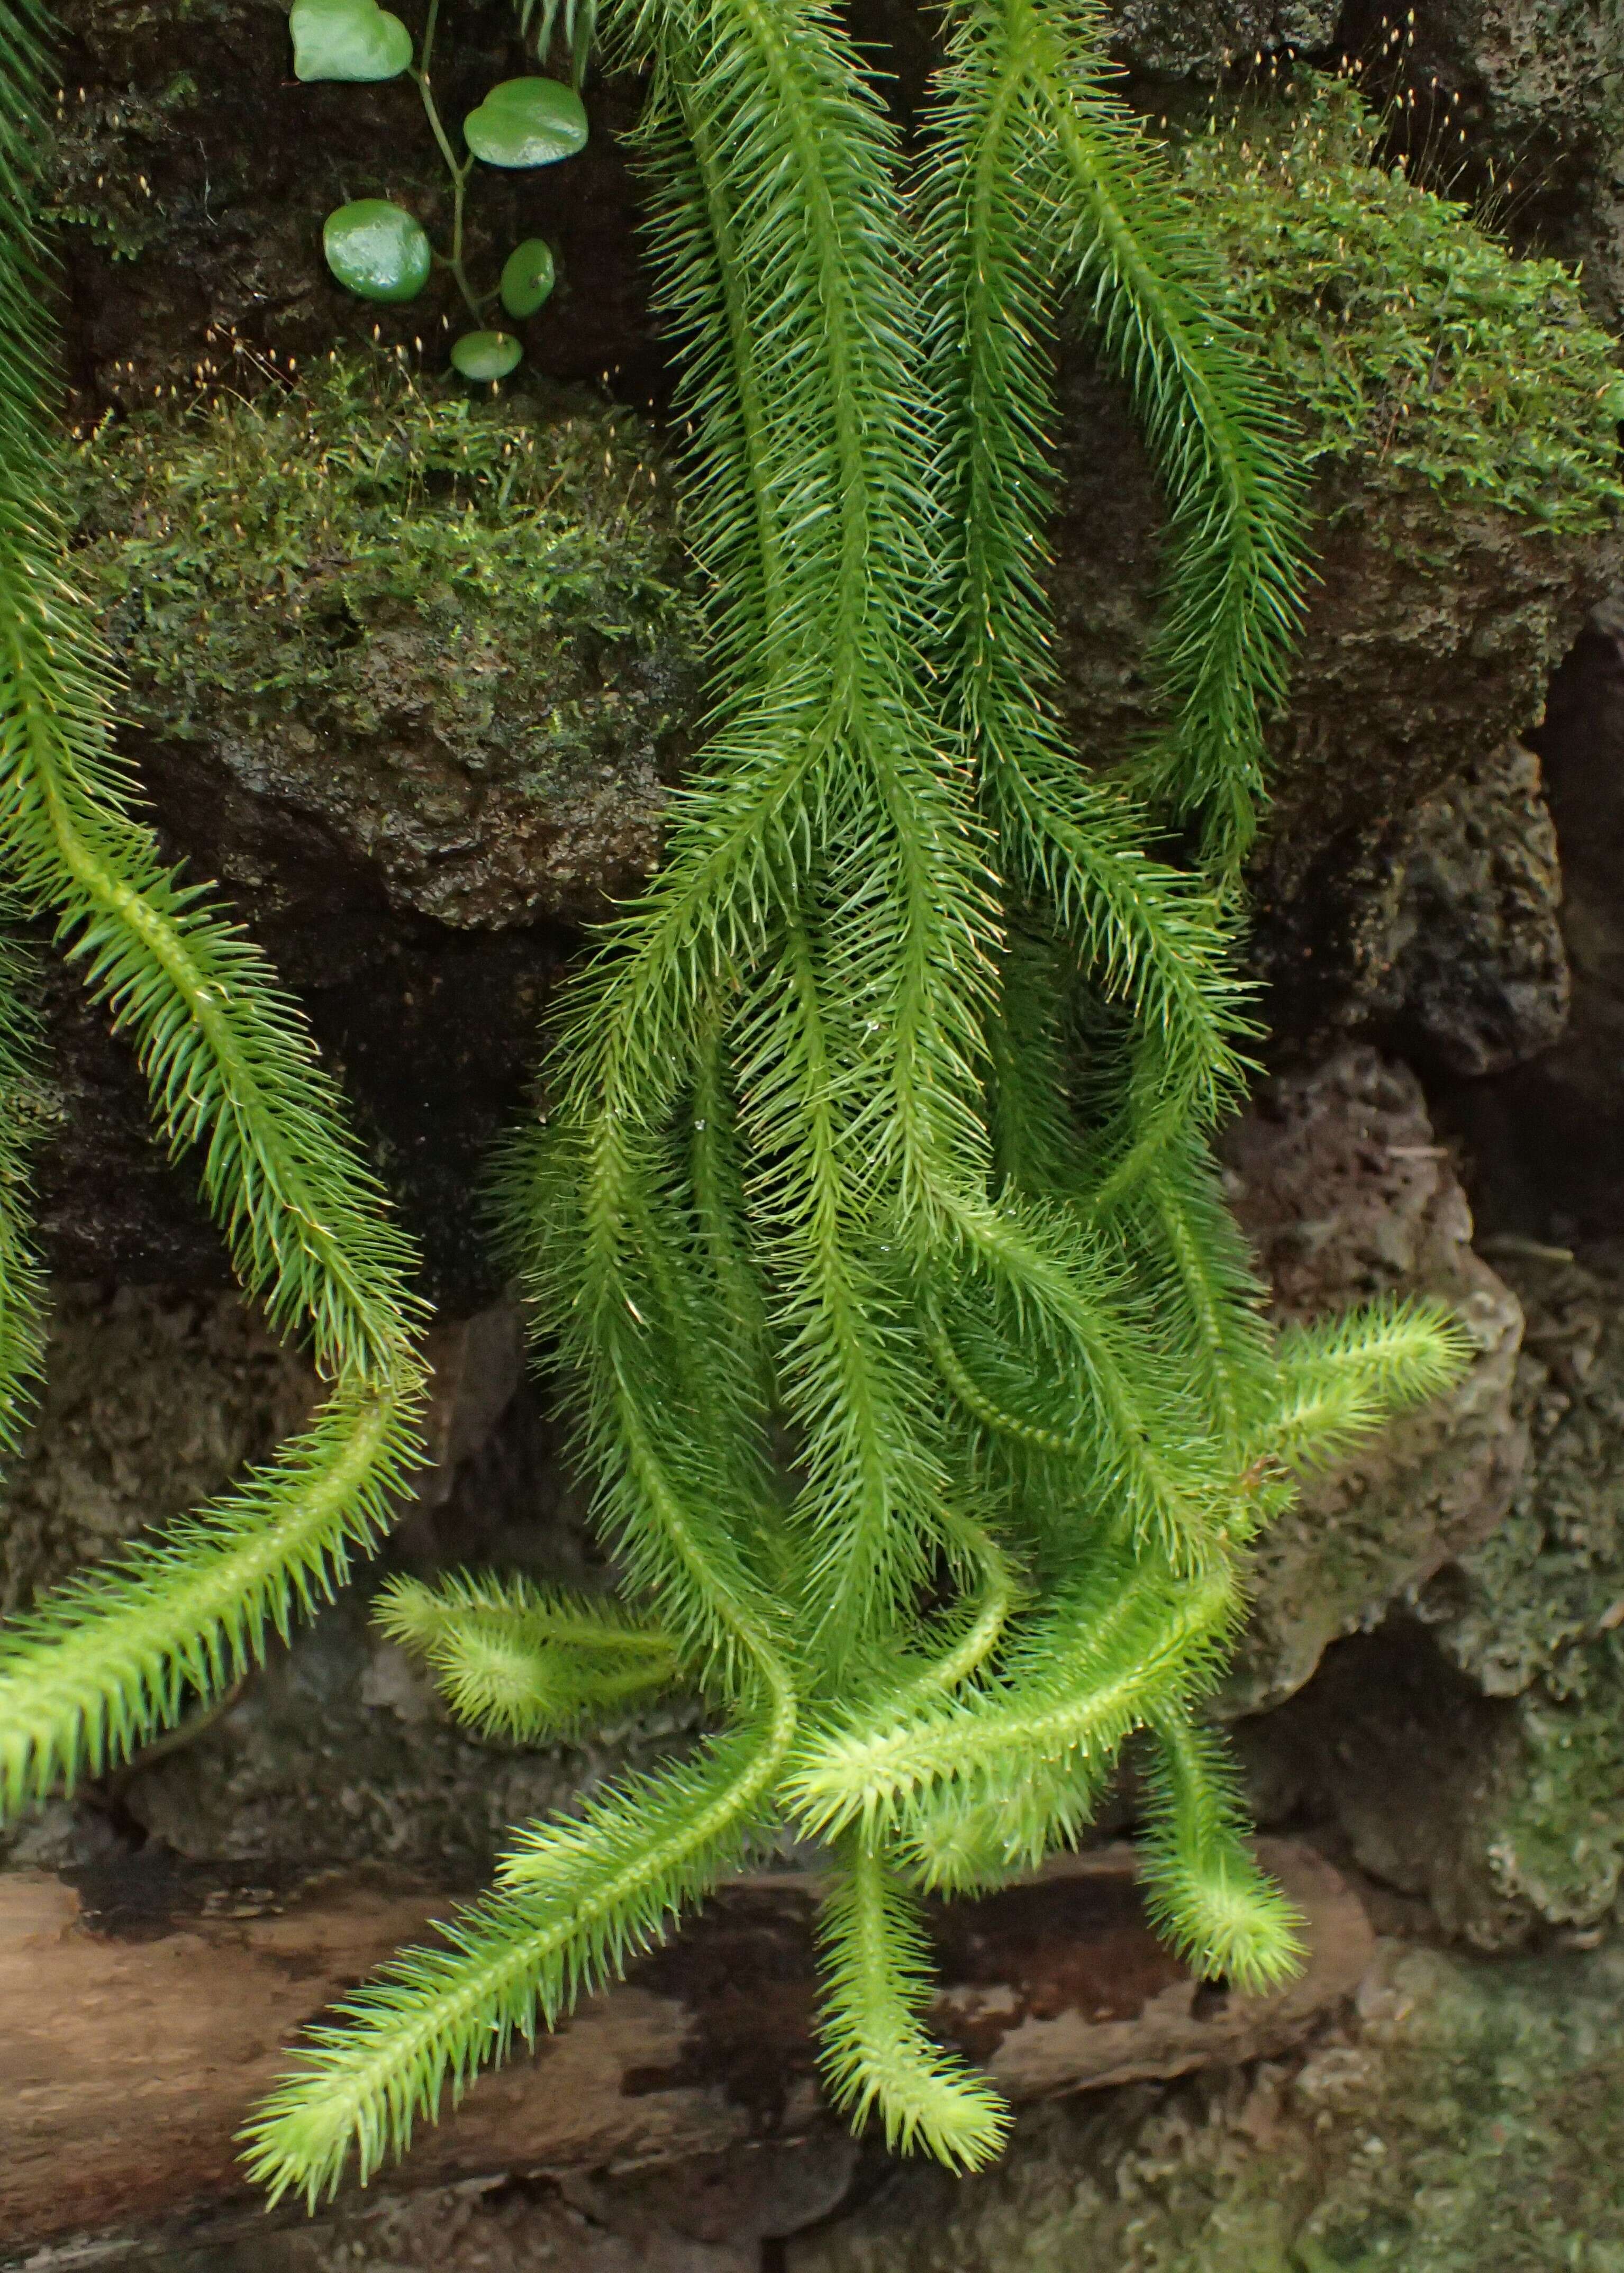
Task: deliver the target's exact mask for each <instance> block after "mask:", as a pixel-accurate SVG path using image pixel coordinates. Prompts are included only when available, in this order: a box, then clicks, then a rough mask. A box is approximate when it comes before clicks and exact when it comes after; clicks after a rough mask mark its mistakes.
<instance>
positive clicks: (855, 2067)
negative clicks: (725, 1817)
mask: <svg viewBox="0 0 1624 2273" xmlns="http://www.w3.org/2000/svg"><path fill="white" fill-rule="evenodd" d="M836 1860H837V1873H838V1874H837V1877H836V1879H835V1883H834V1886H833V1887H832V1888H831V1892H830V1893H829V1894H827V1895H826V1896H825V1898H824V1901H823V1908H822V1909H821V1911H820V1913H819V1917H818V1943H819V1947H820V1950H821V1953H822V1958H823V1977H824V1983H825V1987H824V1993H823V2004H822V2007H821V2008H820V2011H819V2015H818V2032H819V2034H820V2036H821V2037H822V2038H823V2048H822V2052H821V2055H820V2059H821V2065H822V2067H823V2074H824V2078H825V2082H826V2083H827V2087H828V2091H829V2096H830V2097H831V2100H832V2101H833V2103H834V2104H835V2105H836V2107H838V2109H839V2110H840V2111H841V2112H842V2113H843V2114H846V2115H848V2116H849V2117H850V2118H851V2119H852V2122H853V2126H861V2124H862V2123H863V2122H864V2121H865V2119H867V2118H868V2115H869V2114H870V2113H876V2114H877V2115H878V2116H879V2118H880V2121H881V2125H882V2127H883V2131H884V2135H885V2144H886V2145H887V2147H889V2148H890V2149H892V2151H893V2152H900V2153H903V2154H907V2153H910V2152H912V2151H914V2150H915V2149H923V2151H924V2152H925V2153H927V2154H929V2155H934V2156H935V2157H936V2160H937V2161H938V2162H940V2163H945V2164H946V2165H947V2167H948V2168H949V2169H950V2170H955V2171H977V2170H980V2169H981V2167H982V2165H983V2164H987V2163H989V2162H991V2161H992V2160H993V2158H994V2157H996V2155H997V2154H998V2153H999V2152H1000V2151H1001V2149H1002V2148H1003V2146H1004V2140H1005V2138H1006V2136H1007V2135H1008V2132H1009V2127H1010V2111H1009V2108H1008V2106H1007V2104H1005V2102H1004V2099H1003V2098H1002V2097H1001V2096H1000V2095H999V2093H998V2092H997V2091H996V2090H995V2089H994V2088H993V2086H992V2085H991V2083H990V2082H989V2081H988V2080H987V2079H986V2078H985V2077H984V2076H981V2075H978V2074H976V2073H975V2071H974V2069H973V2068H970V2067H966V2065H965V2063H964V2061H963V2060H962V2059H959V2057H958V2056H957V2055H956V2054H952V2053H949V2052H944V2050H943V2049H942V2047H941V2046H940V2045H939V2044H934V2043H933V2042H932V2041H931V2039H930V2037H929V2035H928V2034H927V2032H926V2030H925V2029H924V2027H923V2025H922V2023H921V2019H920V2014H921V2011H922V2010H923V2009H924V2007H926V2006H927V2005H928V2004H929V1999H930V1990H931V1967H930V1954H929V1945H928V1944H927V1942H926V1940H925V1937H924V1934H923V1932H922V1931H921V1925H920V1922H919V1917H918V1909H917V1905H916V1904H915V1903H914V1902H913V1901H912V1900H911V1899H910V1897H909V1895H908V1894H907V1891H906V1887H904V1886H903V1884H902V1882H901V1880H900V1879H898V1878H897V1876H896V1875H895V1873H894V1872H891V1871H890V1870H888V1869H887V1867H886V1864H885V1860H884V1857H883V1854H882V1852H881V1849H880V1847H879V1844H878V1842H877V1841H876V1840H874V1839H871V1838H868V1837H866V1836H865V1835H864V1834H861V1833H860V1832H853V1833H849V1834H847V1835H846V1838H844V1839H843V1840H842V1841H841V1842H840V1843H839V1846H838V1849H837V1850H836Z"/></svg>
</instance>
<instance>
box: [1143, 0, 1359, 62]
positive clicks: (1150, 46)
mask: <svg viewBox="0 0 1624 2273" xmlns="http://www.w3.org/2000/svg"><path fill="white" fill-rule="evenodd" d="M1341 13H1342V9H1341V5H1340V0H1196V4H1194V5H1191V4H1189V0H1113V4H1112V5H1111V6H1110V8H1109V10H1108V11H1107V15H1108V21H1109V27H1110V39H1111V45H1112V47H1113V49H1115V50H1116V52H1117V53H1118V54H1119V55H1120V56H1122V59H1123V61H1124V63H1125V64H1127V66H1128V68H1129V69H1130V70H1131V71H1137V72H1141V73H1143V74H1144V75H1145V76H1147V77H1148V78H1153V79H1196V80H1198V81H1207V80H1211V79H1215V78H1217V77H1218V76H1219V75H1220V74H1221V73H1222V71H1224V70H1225V69H1226V68H1227V67H1228V66H1229V65H1231V64H1249V63H1250V62H1251V61H1252V57H1253V56H1254V55H1256V54H1258V53H1259V51H1260V52H1261V53H1262V54H1263V55H1264V56H1266V57H1267V56H1273V55H1275V54H1278V53H1280V52H1282V50H1284V49H1311V50H1319V49H1328V48H1330V47H1331V46H1332V45H1333V44H1334V42H1335V38H1336V27H1337V21H1338V19H1339V17H1340V15H1341Z"/></svg>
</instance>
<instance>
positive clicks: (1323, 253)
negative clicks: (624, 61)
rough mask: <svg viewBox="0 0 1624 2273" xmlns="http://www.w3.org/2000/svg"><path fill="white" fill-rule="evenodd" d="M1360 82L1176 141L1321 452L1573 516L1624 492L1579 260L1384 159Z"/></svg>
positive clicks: (1233, 292) (1310, 455)
mask: <svg viewBox="0 0 1624 2273" xmlns="http://www.w3.org/2000/svg"><path fill="white" fill-rule="evenodd" d="M1377 158H1378V148H1377V135H1376V130H1375V125H1374V123H1373V121H1372V116H1371V115H1370V113H1369V111H1368V110H1367V109H1365V106H1364V104H1363V103H1362V102H1361V101H1360V99H1359V97H1358V96H1357V94H1356V93H1355V92H1354V90H1353V89H1352V88H1351V87H1350V86H1346V85H1344V84H1341V83H1338V82H1332V81H1326V80H1313V81H1309V82H1307V83H1306V84H1305V85H1304V86H1303V87H1300V88H1299V89H1298V90H1297V93H1296V95H1295V98H1294V99H1293V100H1292V101H1290V102H1289V105H1287V106H1285V107H1283V108H1282V107H1280V106H1276V107H1275V108H1274V109H1270V110H1267V111H1263V110H1257V111H1251V112H1248V113H1247V114H1245V115H1244V116H1243V117H1242V118H1241V119H1239V120H1237V122H1236V123H1234V124H1232V125H1230V126H1229V127H1228V128H1227V129H1225V130H1224V131H1219V130H1218V129H1217V128H1216V127H1215V126H1214V131H1212V132H1211V133H1209V134H1207V135H1205V136H1197V137H1195V138H1194V139H1192V140H1191V141H1190V142H1189V143H1188V144H1187V145H1186V146H1185V147H1184V152H1183V170H1184V184H1185V187H1186V188H1187V189H1188V191H1190V192H1191V193H1192V195H1193V197H1194V198H1195V199H1197V201H1198V203H1199V206H1200V208H1201V214H1200V220H1201V226H1202V229H1203V230H1204V231H1205V232H1209V233H1210V235H1211V236H1213V238H1214V240H1215V242H1216V244H1217V246H1218V248H1219V250H1220V252H1221V255H1222V261H1223V266H1224V273H1225V275H1226V278H1227V288H1228V289H1227V292H1226V296H1225V298H1226V307H1227V311H1228V312H1229V314H1230V315H1231V316H1233V317H1234V318H1235V319H1237V321H1238V322H1241V323H1244V324H1245V325H1247V326H1250V327H1253V328H1256V329H1257V330H1259V332H1260V333H1261V334H1263V336H1264V337H1265V338H1266V340H1267V343H1268V349H1269V353H1270V355H1271V356H1272V358H1273V360H1274V364H1275V367H1276V369H1277V371H1278V372H1279V374H1280V377H1281V379H1282V382H1283V384H1284V386H1285V388H1286V391H1287V393H1288V395H1289V398H1290V400H1291V401H1292V402H1293V404H1294V406H1295V409H1296V413H1297V416H1298V417H1299V418H1300V420H1301V421H1302V424H1303V426H1304V442H1305V455H1306V458H1307V461H1308V462H1309V464H1310V465H1311V466H1323V465H1325V464H1326V463H1327V461H1332V462H1334V461H1346V462H1355V461H1357V469H1358V472H1359V475H1360V476H1361V479H1362V480H1366V481H1368V480H1370V479H1372V478H1374V479H1375V480H1376V481H1378V482H1380V480H1381V479H1382V478H1383V477H1384V476H1387V475H1389V474H1391V475H1395V476H1396V475H1402V474H1406V473H1409V474H1419V475H1420V476H1423V477H1424V478H1425V480H1426V481H1427V482H1429V483H1430V484H1432V486H1433V487H1434V488H1436V489H1438V490H1440V491H1443V492H1445V493H1446V494H1449V495H1455V496H1459V497H1462V498H1465V497H1468V496H1470V497H1473V498H1475V499H1477V502H1479V503H1488V504H1492V505H1498V506H1502V507H1503V508H1504V509H1505V510H1506V511H1507V513H1510V514H1516V515H1517V516H1519V517H1520V518H1522V519H1523V520H1526V521H1534V522H1537V523H1540V524H1543V525H1544V526H1545V527H1548V528H1549V529H1552V530H1553V531H1557V532H1564V533H1574V532H1582V531H1589V530H1594V529H1598V528H1600V527H1603V526H1605V525H1606V524H1607V523H1608V522H1609V521H1611V520H1612V519H1613V516H1614V515H1615V514H1616V513H1617V511H1618V508H1619V506H1620V503H1624V487H1620V481H1619V421H1620V418H1624V373H1621V372H1620V368H1619V365H1618V364H1617V362H1616V361H1615V359H1614V353H1613V343H1612V341H1610V340H1609V339H1608V338H1607V336H1606V334H1605V333H1603V332H1602V331H1600V330H1598V327H1597V326H1595V325H1594V324H1592V323H1591V322H1590V320H1589V319H1588V318H1587V317H1586V315H1585V313H1584V310H1583V303H1582V301H1581V298H1580V294H1579V288H1578V284H1577V281H1576V280H1575V277H1574V276H1573V274H1571V273H1570V272H1569V271H1568V269H1566V268H1565V267H1563V266H1561V265H1560V263H1559V262H1557V261H1553V260H1538V259H1518V258H1516V257H1515V256H1514V255H1513V254H1512V253H1511V252H1510V251H1507V248H1506V247H1505V246H1504V245H1502V244H1499V243H1498V242H1497V241H1496V240H1495V239H1494V238H1493V237H1492V236H1489V235H1487V234H1486V233H1485V231H1484V230H1483V229H1481V228H1479V227H1478V226H1477V224H1476V223H1475V222H1474V221H1473V219H1472V216H1471V214H1470V212H1469V211H1468V209H1467V208H1466V207H1465V206H1462V205H1460V204H1457V203H1455V202H1453V201H1451V200H1450V199H1446V198H1441V197H1438V196H1435V195H1434V194H1432V192H1431V191H1427V190H1425V189H1422V188H1419V187H1417V184H1414V183H1413V182H1411V181H1410V180H1409V179H1408V178H1407V176H1405V174H1404V172H1403V170H1402V168H1397V167H1393V168H1389V167H1387V166H1384V165H1381V164H1380V163H1378V162H1377Z"/></svg>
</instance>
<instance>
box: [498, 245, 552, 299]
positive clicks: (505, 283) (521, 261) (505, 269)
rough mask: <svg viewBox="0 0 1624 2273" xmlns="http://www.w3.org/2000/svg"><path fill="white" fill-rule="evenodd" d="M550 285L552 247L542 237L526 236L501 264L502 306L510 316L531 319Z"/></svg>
mask: <svg viewBox="0 0 1624 2273" xmlns="http://www.w3.org/2000/svg"><path fill="white" fill-rule="evenodd" d="M552 289H553V247H552V246H551V245H550V244H548V243H547V240H546V238H545V236H527V237H526V238H525V240H524V242H523V244H515V246H514V249H513V251H511V252H510V253H509V254H508V258H507V259H506V260H505V261H504V262H503V263H502V305H503V307H504V308H506V309H507V311H508V314H509V315H510V316H519V317H523V316H533V315H534V314H535V312H536V311H537V309H538V308H539V307H540V305H541V304H542V302H543V301H544V300H545V298H546V296H547V295H548V293H549V292H551V291H552Z"/></svg>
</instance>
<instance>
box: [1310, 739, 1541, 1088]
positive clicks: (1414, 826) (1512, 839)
mask: <svg viewBox="0 0 1624 2273" xmlns="http://www.w3.org/2000/svg"><path fill="white" fill-rule="evenodd" d="M1395 836H1396V842H1395V844H1394V846H1393V849H1392V854H1391V858H1390V859H1388V860H1387V862H1386V863H1385V864H1383V865H1382V866H1380V867H1377V868H1375V869H1373V871H1372V874H1370V876H1369V879H1368V882H1369V895H1368V897H1366V898H1365V899H1364V901H1363V904H1362V906H1361V910H1360V913H1359V917H1358V919H1357V937H1356V939H1355V941H1354V942H1353V960H1354V963H1355V966H1356V971H1357V979H1356V983H1355V985H1354V987H1353V988H1352V990H1351V992H1350V994H1349V995H1348V997H1347V998H1346V1001H1345V1002H1344V1003H1343V1004H1342V1006H1340V1008H1339V1009H1337V1010H1336V1012H1335V1016H1337V1017H1338V1018H1339V1019H1340V1020H1342V1021H1345V1022H1346V1023H1347V1024H1350V1025H1357V1026H1360V1027H1364V1028H1365V1029H1367V1030H1368V1029H1369V1028H1371V1027H1375V1028H1376V1029H1377V1030H1378V1031H1380V1032H1381V1033H1382V1034H1383V1035H1384V1037H1389V1038H1391V1039H1393V1040H1394V1041H1395V1042H1396V1043H1397V1045H1398V1046H1399V1047H1400V1048H1401V1049H1402V1052H1403V1054H1405V1055H1406V1056H1408V1057H1409V1058H1410V1059H1411V1060H1412V1061H1416V1062H1418V1063H1419V1064H1420V1065H1422V1066H1423V1067H1424V1068H1425V1069H1427V1070H1428V1071H1432V1070H1435V1069H1438V1068H1440V1067H1441V1068H1442V1069H1443V1070H1444V1071H1445V1072H1446V1073H1448V1074H1453V1075H1455V1076H1459V1077H1460V1078H1462V1079H1463V1080H1470V1081H1476V1080H1481V1079H1482V1077H1483V1076H1485V1074H1493V1073H1503V1072H1505V1071H1507V1069H1508V1068H1510V1067H1512V1066H1514V1065H1522V1064H1523V1063H1524V1062H1526V1061H1528V1060H1530V1059H1531V1058H1537V1057H1539V1056H1540V1055H1542V1054H1544V1053H1545V1051H1547V1050H1549V1049H1550V1048H1551V1047H1552V1046H1553V1045H1554V1044H1555V1043H1558V1042H1560V1040H1561V1039H1562V1036H1563V1034H1564V1033H1565V1031H1566V1030H1567V1026H1568V1011H1569V1008H1570V1005H1571V1001H1572V993H1573V986H1572V977H1571V973H1570V971H1569V966H1568V949H1567V945H1566V942H1565V941H1564V940H1563V937H1562V929H1561V923H1560V915H1559V911H1560V906H1561V902H1562V872H1561V866H1560V862H1559V860H1558V857H1557V844H1556V829H1555V825H1554V823H1553V821H1552V818H1551V810H1550V807H1549V806H1548V805H1547V804H1546V803H1545V795H1544V790H1543V785H1542V783H1541V779H1540V772H1539V761H1538V758H1537V757H1535V755H1534V754H1533V753H1532V751H1530V750H1526V749H1524V748H1523V747H1522V745H1521V744H1520V743H1517V742H1507V744H1506V745H1505V746H1504V747H1503V748H1502V749H1499V750H1496V751H1494V752H1493V753H1492V755H1490V756H1488V757H1485V758H1482V759H1479V760H1478V761H1476V762H1475V763H1474V764H1472V765H1470V766H1469V767H1467V769H1465V771H1464V773H1463V774H1462V776H1461V777H1460V779H1459V780H1458V781H1456V782H1452V783H1451V784H1449V786H1448V787H1447V789H1445V790H1443V791H1440V793H1439V794H1438V795H1437V796H1435V797H1432V798H1428V799H1426V800H1425V802H1424V803H1423V804H1421V805H1420V806H1417V808H1416V810H1415V811H1414V813H1413V814H1411V815H1410V821H1409V825H1408V827H1407V828H1405V829H1400V830H1398V831H1396V832H1395ZM1362 881H1364V880H1362Z"/></svg>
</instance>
